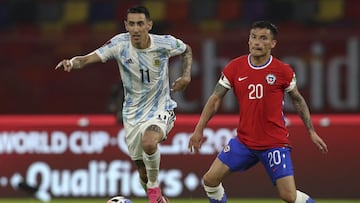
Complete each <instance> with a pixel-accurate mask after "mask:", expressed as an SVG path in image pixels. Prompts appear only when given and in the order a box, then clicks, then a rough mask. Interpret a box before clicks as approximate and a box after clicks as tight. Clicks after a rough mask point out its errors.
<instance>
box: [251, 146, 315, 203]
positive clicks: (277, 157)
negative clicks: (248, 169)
mask: <svg viewBox="0 0 360 203" xmlns="http://www.w3.org/2000/svg"><path fill="white" fill-rule="evenodd" d="M258 156H259V159H260V161H261V163H262V164H263V165H264V167H265V169H266V172H267V173H268V175H269V177H270V179H271V181H272V183H273V184H274V185H275V186H276V188H277V190H278V192H279V196H280V198H281V199H282V200H284V201H285V202H288V203H313V202H314V201H313V200H312V199H311V198H310V197H309V196H308V195H306V194H305V193H303V192H300V191H298V190H296V186H295V180H294V170H293V165H292V160H291V149H290V148H286V147H279V148H273V149H269V150H267V151H263V152H261V153H258Z"/></svg>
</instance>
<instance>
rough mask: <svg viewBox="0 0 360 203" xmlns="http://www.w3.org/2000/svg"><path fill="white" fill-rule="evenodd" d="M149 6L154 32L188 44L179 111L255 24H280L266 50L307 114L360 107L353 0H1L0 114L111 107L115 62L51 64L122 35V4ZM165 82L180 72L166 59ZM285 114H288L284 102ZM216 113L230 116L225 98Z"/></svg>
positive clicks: (242, 49)
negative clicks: (188, 69)
mask: <svg viewBox="0 0 360 203" xmlns="http://www.w3.org/2000/svg"><path fill="white" fill-rule="evenodd" d="M134 4H143V5H145V6H147V7H148V8H149V10H150V12H151V15H152V18H153V20H154V28H153V30H152V32H153V33H157V34H172V35H174V36H176V37H178V38H180V39H182V40H183V41H184V42H186V43H188V44H190V45H191V46H192V48H193V55H194V64H193V73H192V75H193V78H192V79H193V80H192V83H191V85H190V87H189V88H188V89H187V91H186V92H185V93H183V94H174V98H175V100H176V101H177V102H178V104H179V107H178V109H177V110H178V112H181V113H186V114H192V113H200V111H201V108H202V106H203V105H204V103H205V101H206V100H207V98H208V96H209V95H210V94H211V92H212V88H213V86H214V85H215V83H216V81H217V79H218V76H219V74H220V71H221V69H222V68H223V67H224V65H225V64H226V63H227V62H228V61H229V60H230V59H232V58H234V57H237V56H239V55H242V54H246V53H247V52H248V50H247V37H248V28H249V26H250V23H251V22H253V21H254V20H270V21H272V22H273V23H275V24H276V25H277V26H278V27H279V31H280V34H279V41H278V44H277V47H276V49H275V50H273V54H274V56H276V57H278V58H280V59H283V60H284V61H286V62H289V63H290V64H291V65H292V66H293V68H294V69H295V71H296V72H297V77H298V86H299V89H300V90H301V92H302V93H303V95H304V97H305V99H306V100H307V101H308V103H309V106H310V109H311V111H312V112H314V113H351V114H354V113H355V114H357V113H359V112H360V102H359V82H358V77H359V70H358V69H359V66H360V65H359V64H360V63H359V59H358V58H359V55H360V54H359V53H360V52H359V47H360V46H359V42H358V41H359V33H360V29H359V28H360V26H359V25H360V23H359V22H360V12H358V8H360V1H357V0H305V1H296V0H225V1H220V0H193V1H190V0H167V1H165V0H147V1H145V0H144V1H140V0H132V1H130V0H128V1H124V0H121V1H115V0H112V1H111V0H91V1H90V0H89V1H87V0H64V1H55V0H11V1H10V0H2V1H0V61H1V65H0V66H1V67H0V106H1V107H0V114H104V113H112V111H114V110H111V109H110V108H109V105H110V102H111V101H110V100H111V98H115V100H117V102H118V103H121V98H120V99H119V98H118V97H116V96H115V97H111V95H112V91H113V89H114V88H115V87H116V85H117V84H118V82H119V78H120V77H119V71H118V68H117V65H116V62H115V61H112V62H108V63H106V64H94V65H91V66H89V67H88V68H86V69H85V70H81V71H73V72H71V73H66V72H63V71H61V70H56V71H55V70H54V68H55V66H56V64H57V63H58V62H59V61H60V60H61V59H63V58H71V57H73V56H75V55H83V54H87V53H89V52H91V51H93V50H95V49H96V48H98V47H100V46H101V45H102V44H104V43H105V42H106V41H107V40H108V39H110V38H111V37H113V36H114V35H116V34H117V33H119V32H123V31H124V25H123V19H124V16H125V14H126V9H127V8H128V7H129V6H132V5H134ZM171 64H172V65H171V67H170V69H171V80H174V79H175V77H176V76H178V75H179V72H178V71H179V65H178V59H177V58H174V59H172V60H171ZM285 110H286V111H289V112H292V111H293V110H292V107H291V105H289V104H287V103H286V105H285ZM221 112H222V113H229V114H232V113H236V112H237V107H236V102H235V100H234V99H233V98H231V96H229V98H228V99H227V100H226V102H224V104H223V106H222V108H221Z"/></svg>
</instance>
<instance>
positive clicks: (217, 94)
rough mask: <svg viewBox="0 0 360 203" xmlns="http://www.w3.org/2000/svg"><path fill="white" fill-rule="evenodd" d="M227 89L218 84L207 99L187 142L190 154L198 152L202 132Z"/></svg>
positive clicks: (218, 106) (217, 108)
mask: <svg viewBox="0 0 360 203" xmlns="http://www.w3.org/2000/svg"><path fill="white" fill-rule="evenodd" d="M228 90H229V89H227V88H225V87H224V86H222V85H221V84H220V83H217V84H216V86H215V89H214V92H213V93H212V95H211V96H210V97H209V99H208V101H207V102H206V104H205V106H204V108H203V110H202V112H201V116H200V119H199V121H198V123H197V125H196V127H195V130H194V133H193V134H192V136H191V138H190V140H189V145H188V147H189V150H190V151H191V152H192V151H193V150H194V151H195V152H198V151H199V149H200V147H201V144H202V138H203V131H204V129H205V127H206V125H207V123H208V122H209V121H210V119H211V118H212V117H213V116H214V115H215V113H216V112H217V111H218V110H219V108H220V105H221V103H222V100H223V98H224V96H225V94H226V93H227V91H228Z"/></svg>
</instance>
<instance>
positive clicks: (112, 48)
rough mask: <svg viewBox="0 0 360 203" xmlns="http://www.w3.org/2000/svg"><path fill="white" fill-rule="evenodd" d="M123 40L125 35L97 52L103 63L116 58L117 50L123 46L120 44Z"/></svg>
mask: <svg viewBox="0 0 360 203" xmlns="http://www.w3.org/2000/svg"><path fill="white" fill-rule="evenodd" d="M123 38H124V36H123V35H121V34H120V35H117V36H115V37H113V38H111V39H110V40H109V41H107V42H106V43H105V44H104V45H102V46H101V47H100V48H98V49H96V50H95V53H96V54H97V55H98V56H99V57H100V59H101V61H102V62H103V63H104V62H106V61H108V60H111V59H113V58H115V53H116V50H117V49H118V48H119V46H121V44H120V42H121V41H122V39H123Z"/></svg>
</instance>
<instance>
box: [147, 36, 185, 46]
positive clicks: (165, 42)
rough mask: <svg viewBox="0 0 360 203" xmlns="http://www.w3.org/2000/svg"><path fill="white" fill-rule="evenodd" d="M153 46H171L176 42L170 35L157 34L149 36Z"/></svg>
mask: <svg viewBox="0 0 360 203" xmlns="http://www.w3.org/2000/svg"><path fill="white" fill-rule="evenodd" d="M150 37H151V38H152V40H153V42H154V44H156V45H157V46H161V47H162V46H172V45H173V44H175V43H176V42H177V41H178V40H177V39H176V38H175V37H174V36H172V35H158V34H150Z"/></svg>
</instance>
